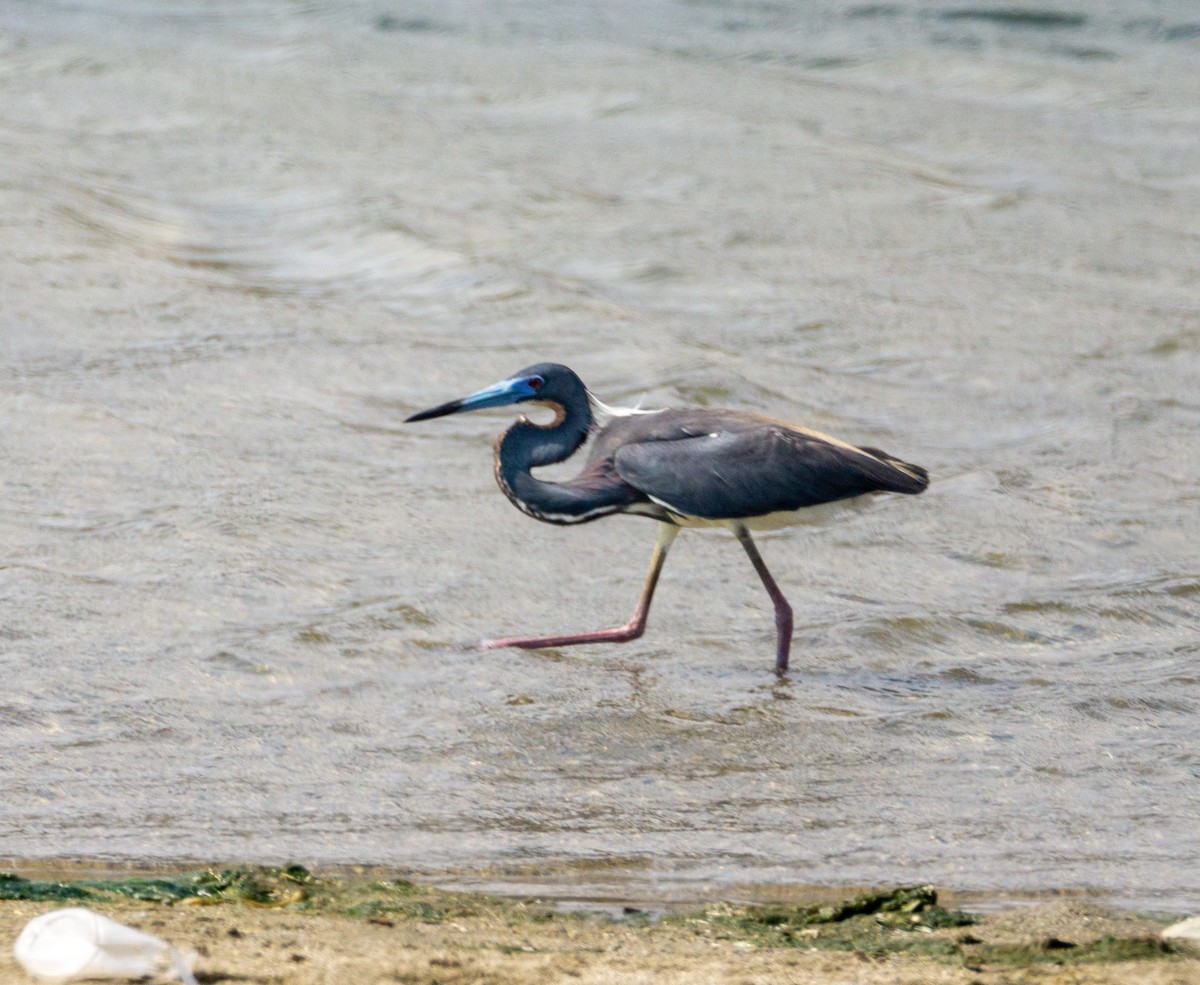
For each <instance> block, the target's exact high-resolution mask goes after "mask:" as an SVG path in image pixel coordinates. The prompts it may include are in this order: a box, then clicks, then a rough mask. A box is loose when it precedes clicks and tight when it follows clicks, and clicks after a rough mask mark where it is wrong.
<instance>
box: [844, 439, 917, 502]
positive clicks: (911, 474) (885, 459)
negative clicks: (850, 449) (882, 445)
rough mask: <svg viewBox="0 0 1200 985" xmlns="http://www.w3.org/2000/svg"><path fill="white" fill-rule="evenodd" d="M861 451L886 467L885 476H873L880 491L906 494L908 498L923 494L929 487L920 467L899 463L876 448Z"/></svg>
mask: <svg viewBox="0 0 1200 985" xmlns="http://www.w3.org/2000/svg"><path fill="white" fill-rule="evenodd" d="M861 450H862V451H864V452H866V453H867V454H868V455H870V456H871V457H872V458H874V459H875V460H876V461H878V462H882V463H883V464H884V465H886V466H888V469H887V473H886V475H876V476H875V478H876V479H877V480H879V481H880V488H881V489H884V490H886V491H887V492H898V493H906V494H907V495H909V496H915V495H916V494H917V493H923V492H924V491H925V490H926V489H927V488H928V487H929V473H928V472H927V471H926V470H925V469H924V468H922V467H921V466H920V465H913V464H912V463H911V462H904V461H901V460H900V459H898V458H895V457H894V456H892V455H889V454H888V453H887V452H885V451H881V450H880V449H878V448H863V449H861Z"/></svg>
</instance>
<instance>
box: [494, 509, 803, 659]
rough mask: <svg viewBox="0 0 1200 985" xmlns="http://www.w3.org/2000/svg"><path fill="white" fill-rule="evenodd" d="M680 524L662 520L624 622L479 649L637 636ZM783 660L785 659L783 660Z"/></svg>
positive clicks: (617, 640) (528, 647)
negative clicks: (639, 590)
mask: <svg viewBox="0 0 1200 985" xmlns="http://www.w3.org/2000/svg"><path fill="white" fill-rule="evenodd" d="M678 533H679V528H678V527H676V526H674V525H673V524H670V523H664V524H661V525H660V526H659V529H658V541H657V542H656V543H655V545H654V555H653V556H652V557H651V558H650V572H649V573H648V574H647V575H646V583H645V584H644V585H643V586H642V597H641V598H640V599H638V604H637V608H636V609H634V610H633V615H632V616H631V617H630V619H629V622H627V623H626V624H625V625H624V626H616V627H614V628H612V629H597V630H593V631H592V632H590V633H574V634H571V635H569V636H505V637H502V638H500V639H498V640H482V641H481V642H480V644H479V648H480V649H481V650H499V649H501V648H503V647H506V646H519V647H521V648H522V649H524V650H535V649H540V648H541V647H544V646H574V645H575V644H576V643H626V642H628V641H629V640H636V639H637V638H638V637H639V636H641V635H642V632H643V631H644V630H645V628H646V616H647V615H649V613H650V600H651V599H653V598H654V588H655V586H656V585H657V584H658V576H659V574H660V573H661V572H662V567H663V562H664V561H666V560H667V552H668V551H669V550H670V549H671V544H673V543H674V542H675V535H676V534H678ZM785 662H786V661H785Z"/></svg>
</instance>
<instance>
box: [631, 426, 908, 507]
mask: <svg viewBox="0 0 1200 985" xmlns="http://www.w3.org/2000/svg"><path fill="white" fill-rule="evenodd" d="M876 454H878V455H879V456H881V457H876ZM613 462H614V465H615V467H616V470H617V474H618V475H620V477H621V478H622V479H624V480H625V482H627V483H629V485H631V486H633V487H635V488H636V489H638V490H640V491H641V492H642V493H644V494H645V495H647V496H649V497H650V498H652V499H654V500H656V501H658V502H659V503H662V504H664V505H665V506H667V507H668V508H669V509H671V510H672V511H674V512H676V513H679V514H681V515H686V516H694V517H699V518H702V519H706V520H726V519H730V520H731V519H746V518H748V517H754V516H764V515H766V514H768V513H776V512H782V511H791V510H798V509H802V508H804V507H806V506H817V505H819V504H821V503H831V502H834V501H836V500H839V499H848V498H850V497H852V496H859V495H862V494H863V493H869V492H880V491H893V492H907V493H915V492H920V491H921V490H923V489H924V488H925V486H926V483H927V479H926V477H925V474H924V470H923V469H920V468H918V467H917V466H910V465H907V464H906V463H903V462H899V461H898V460H896V459H891V458H890V457H888V456H886V455H884V454H883V453H882V452H877V450H876V449H871V451H866V450H863V449H859V448H853V447H851V446H849V445H842V444H839V443H833V442H830V441H827V440H824V439H823V437H822V436H820V435H816V434H810V433H809V432H806V431H801V430H792V429H791V428H788V427H786V426H783V425H775V424H772V425H769V426H764V427H757V428H752V429H742V428H739V429H735V430H730V431H714V432H712V433H708V434H700V435H688V436H684V437H679V438H675V439H673V440H657V441H655V440H651V441H640V442H633V443H629V444H624V445H621V446H620V447H619V448H617V449H615V451H614V453H613ZM893 463H894V464H893Z"/></svg>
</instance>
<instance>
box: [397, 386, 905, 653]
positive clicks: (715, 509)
mask: <svg viewBox="0 0 1200 985" xmlns="http://www.w3.org/2000/svg"><path fill="white" fill-rule="evenodd" d="M521 403H533V404H542V405H544V406H547V407H550V408H551V409H552V410H553V411H554V420H553V421H551V422H550V423H549V424H545V425H541V424H534V423H533V422H532V421H530V420H529V419H528V418H526V417H525V416H524V415H522V416H521V417H519V418H518V419H517V422H516V424H514V425H513V426H512V427H511V428H509V429H508V430H507V431H505V432H504V434H503V435H502V436H501V437H500V438H499V439H498V440H497V441H496V445H495V470H496V481H497V482H498V483H499V484H500V488H501V489H502V490H504V494H505V495H506V496H507V497H508V498H509V499H510V500H512V502H513V505H514V506H516V507H517V509H519V510H521V511H522V512H524V513H528V514H529V515H530V516H531V517H533V518H534V519H535V520H544V521H545V522H546V523H558V524H572V523H589V522H591V521H592V520H598V519H600V518H601V517H603V516H609V515H611V514H613V513H632V514H635V515H638V516H648V517H651V518H653V519H655V520H658V521H659V523H660V524H661V525H660V527H659V534H658V542H657V544H656V545H655V547H654V555H653V557H652V558H651V561H650V573H649V574H648V575H647V576H646V583H645V584H644V585H643V586H642V595H641V598H640V599H639V600H638V604H637V608H636V609H634V611H633V616H632V617H631V618H630V620H629V622H627V623H626V624H625V625H624V626H617V627H615V628H613V629H600V630H596V631H594V632H590V633H571V634H566V635H560V636H509V637H503V638H501V639H495V640H484V641H483V643H482V644H481V645H482V646H483V648H484V649H496V648H499V647H506V646H516V647H523V648H526V649H532V648H536V647H552V646H572V645H574V644H576V643H623V642H625V641H627V640H633V639H637V638H638V637H639V636H641V635H642V631H643V630H644V629H645V627H646V616H647V614H648V613H649V611H650V601H651V599H652V598H653V597H654V587H655V585H657V584H658V576H659V573H660V572H661V571H662V566H663V562H664V561H666V559H667V551H668V550H669V549H670V547H671V544H672V542H673V541H674V540H675V535H676V534H677V533H678V532H679V528H680V527H712V526H726V527H728V528H729V529H730V530H732V531H733V534H734V536H735V537H737V539H738V540H739V541H741V544H742V547H744V548H745V549H746V553H747V554H748V555H750V562H751V563H752V564H753V565H754V570H755V571H757V572H758V576H759V578H761V579H762V583H763V585H764V586H765V587H766V589H767V594H768V595H770V596H771V601H772V602H773V603H774V605H775V629H776V646H775V669H776V671H777V672H778V673H780V674H782V673H783V672H784V671H786V670H787V666H788V652H789V650H790V649H791V644H792V608H791V606H790V605H788V602H787V599H785V598H784V597H783V593H782V592H781V591H780V590H779V586H778V585H777V584H776V583H775V579H774V578H772V577H771V573H770V572H769V571H768V570H767V566H766V564H765V563H764V562H763V559H762V555H760V554H759V553H758V548H757V547H755V545H754V541H753V540H752V539H751V537H750V530H751V529H756V530H763V529H773V528H776V527H779V526H784V525H786V524H788V523H794V522H798V521H799V520H800V519H801V517H800V515H799V514H800V513H801V512H802V511H803V510H806V509H809V508H811V507H814V506H820V505H822V504H825V503H834V502H838V501H841V500H849V499H853V498H855V497H857V496H864V495H866V494H868V493H876V492H898V493H908V494H915V493H920V492H923V491H924V490H925V487H926V486H928V485H929V475H928V473H927V472H926V471H925V470H924V469H923V468H921V466H919V465H910V464H909V463H908V462H902V461H900V459H898V458H894V457H892V456H891V455H889V454H887V452H883V451H880V450H879V449H878V448H859V447H856V446H854V445H850V444H847V443H846V442H844V441H838V440H837V439H836V438H831V437H829V436H828V435H825V434H821V433H819V432H817V431H811V430H809V429H808V428H803V427H800V426H798V425H795V424H787V423H785V422H783V421H777V420H774V419H772V418H770V417H763V416H761V415H759V414H751V413H747V412H745V411H739V410H717V409H709V408H704V407H678V408H666V409H663V410H633V409H629V408H618V407H608V406H606V405H604V404H602V403H601V402H600V401H599V400H597V399H596V398H595V396H593V395H592V393H591V392H590V391H589V390H588V389H587V387H585V386H584V385H583V381H582V380H581V379H580V378H579V377H578V376H576V375H575V373H574V372H573V371H572V370H570V369H568V368H567V367H566V366H560V365H558V364H557V363H539V364H538V365H536V366H530V367H529V368H528V369H523V370H521V371H520V372H519V373H517V374H516V375H515V376H513V377H510V378H509V379H507V380H502V381H501V382H499V383H496V384H494V385H492V386H489V387H486V388H485V389H483V390H479V391H478V392H476V393H473V394H471V395H470V396H469V397H463V398H461V399H460V400H451V401H450V402H449V403H445V404H440V405H439V406H437V407H431V408H430V409H429V410H423V411H420V412H419V413H417V414H413V415H412V416H411V417H409V418H408V421H424V420H428V419H429V418H431V417H444V416H445V415H447V414H460V413H462V412H464V411H470V410H482V409H484V408H485V407H504V406H507V405H509V404H521ZM589 435H591V436H592V437H593V441H592V446H591V450H590V452H589V453H588V457H587V461H586V462H585V463H584V466H583V471H582V472H580V473H579V475H578V476H576V477H575V478H574V479H572V480H570V481H569V482H545V481H543V480H541V479H536V478H534V476H533V474H532V470H533V469H536V468H540V467H542V466H544V465H553V464H554V463H555V462H562V461H564V460H566V459H567V458H569V457H570V456H571V455H573V454H574V453H575V452H576V451H577V450H578V449H579V447H580V445H582V444H583V443H584V441H586V440H587V438H588V437H589Z"/></svg>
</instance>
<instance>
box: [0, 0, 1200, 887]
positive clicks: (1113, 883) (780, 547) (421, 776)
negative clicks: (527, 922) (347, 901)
mask: <svg viewBox="0 0 1200 985" xmlns="http://www.w3.org/2000/svg"><path fill="white" fill-rule="evenodd" d="M1018 10H1019V11H1020V13H1019V14H1018V12H1017V11H1018ZM1198 56H1200V20H1198V19H1197V18H1196V17H1195V15H1194V11H1193V10H1192V7H1191V5H1190V4H1189V3H1186V2H1182V0H1180V2H1177V3H1170V2H1155V3H1151V2H1149V0H1145V2H1141V3H1138V2H1135V3H1120V4H1118V3H1115V2H1113V3H1104V2H1082V0H1081V2H1080V3H1078V4H1076V5H1073V6H1061V5H1054V6H1050V5H1046V6H1044V7H1039V6H1036V5H1028V6H1026V5H1022V6H1021V7H1020V8H1016V7H1012V6H997V7H988V6H974V5H972V6H964V5H960V4H952V3H946V4H944V5H941V6H938V7H929V6H927V5H906V4H897V5H891V4H881V5H861V4H859V5H852V4H833V3H824V4H802V5H796V8H795V9H793V8H792V7H790V6H787V5H770V4H759V3H721V2H712V3H687V4H680V3H665V2H662V3H649V4H647V3H638V4H628V5H612V4H609V5H602V6H600V7H596V6H595V5H588V4H545V3H537V2H529V3H517V2H511V3H492V4H479V5H476V4H472V3H465V2H464V3H458V4H427V5H421V4H408V5H404V6H403V7H401V6H398V5H386V4H385V5H378V4H355V3H339V4H336V5H335V4H330V5H325V4H320V3H299V4H297V3H289V2H282V0H279V2H276V0H258V2H254V3H250V4H246V3H236V4H233V3H223V4H211V3H204V4H199V3H197V4H187V3H181V4H166V5H159V4H149V3H136V2H132V0H129V2H117V0H114V2H110V3H100V2H79V3H67V2H62V3H46V2H38V3H34V2H27V3H15V4H13V3H10V4H8V5H6V6H5V8H4V12H3V13H0V156H2V158H3V160H4V162H5V166H4V168H3V174H2V175H0V217H2V218H0V222H2V223H3V227H4V228H3V235H2V236H0V289H2V292H3V297H4V299H5V303H4V304H3V305H2V306H0V356H2V359H0V414H2V415H3V417H2V419H3V421H4V422H5V423H4V427H3V429H0V449H2V454H3V460H4V462H5V469H4V474H3V480H2V481H3V493H4V495H3V500H2V501H0V545H2V546H0V598H3V599H4V604H3V607H2V608H0V640H2V641H3V653H4V658H3V666H4V668H5V672H6V675H7V678H8V681H7V685H8V686H7V687H6V688H5V690H4V692H3V694H2V695H0V750H2V755H0V783H2V785H3V791H4V793H3V796H2V797H0V855H7V856H11V857H24V858H58V857H64V856H72V857H89V858H93V857H94V858H99V859H122V858H136V859H150V860H172V859H181V858H201V859H211V858H225V859H237V860H251V861H268V862H278V861H280V860H283V859H288V858H294V859H299V860H302V861H304V862H306V863H309V864H321V863H324V864H345V863H355V862H367V863H379V864H383V865H390V866H397V867H401V868H406V869H412V870H416V871H420V872H429V873H434V874H445V873H448V872H452V873H455V874H458V875H459V876H461V877H462V878H464V879H475V880H479V879H483V880H484V881H487V880H490V879H492V878H495V879H496V880H500V881H503V880H506V879H513V880H518V881H522V882H525V881H531V882H535V883H536V882H538V881H539V880H562V879H566V880H567V881H569V882H571V883H572V884H574V885H576V886H577V887H578V889H579V891H580V892H585V891H596V892H599V891H601V890H602V888H603V887H604V886H605V885H609V884H613V883H616V882H620V883H621V884H622V885H624V886H628V885H629V884H631V883H630V881H631V882H632V884H634V885H637V886H640V887H641V891H642V892H645V893H649V894H653V893H654V892H656V891H658V890H663V891H666V889H667V888H669V889H670V891H671V892H682V893H683V894H685V895H686V894H687V893H688V892H696V893H699V892H701V891H709V890H712V889H713V888H714V887H715V888H716V889H717V890H719V889H720V888H721V887H735V886H741V885H744V884H747V883H756V882H771V881H782V882H796V883H827V884H860V883H867V884H879V883H890V882H912V881H932V882H936V883H938V884H940V885H942V886H945V887H948V888H953V889H957V890H960V891H966V892H983V893H997V894H1000V893H1010V892H1013V893H1015V892H1026V891H1032V892H1037V891H1044V890H1049V889H1057V888H1071V889H1074V888H1081V889H1090V890H1095V891H1098V892H1105V893H1110V894H1112V896H1113V897H1114V898H1115V899H1116V900H1117V901H1119V902H1123V903H1128V904H1132V905H1143V904H1148V905H1156V906H1163V907H1169V908H1178V909H1186V908H1189V907H1190V908H1193V909H1194V908H1195V907H1196V906H1198V905H1200V877H1198V876H1197V873H1196V871H1195V867H1194V866H1193V865H1191V864H1190V862H1191V861H1192V860H1194V859H1195V858H1196V857H1197V855H1198V854H1200V827H1198V826H1197V824H1196V818H1197V816H1198V813H1200V783H1198V782H1197V781H1198V780H1200V752H1198V750H1200V670H1198V665H1197V659H1196V658H1197V655H1198V651H1200V646H1198V645H1197V641H1196V631H1195V630H1196V620H1197V616H1198V614H1200V613H1198V608H1197V606H1198V602H1200V566H1198V564H1197V561H1196V551H1195V544H1196V543H1197V536H1198V534H1200V522H1198V520H1197V512H1198V511H1197V504H1198V500H1200V496H1198V493H1197V490H1198V483H1197V480H1198V478H1200V474H1198V469H1197V466H1196V439H1195V433H1196V426H1197V423H1198V418H1200V398H1198V397H1197V388H1196V380H1197V378H1198V376H1200V358H1198V350H1200V330H1198V328H1197V325H1198V312H1197V305H1196V297H1197V281H1198V279H1200V278H1198V271H1200V250H1198V243H1200V221H1198V218H1197V217H1198V216H1200V201H1198V199H1200V81H1198V80H1200V73H1198V72H1196V70H1195V69H1196V65H1197V59H1198ZM546 359H555V360H559V361H563V362H567V363H569V364H570V365H572V366H573V367H574V368H575V369H576V370H578V371H579V372H580V374H581V375H582V376H583V378H584V379H585V380H587V381H588V383H589V384H590V385H591V386H592V388H593V389H594V390H595V391H596V392H597V393H598V394H599V395H600V396H601V397H602V399H604V400H606V401H608V402H610V403H637V402H639V401H640V402H642V403H644V405H646V406H656V405H661V404H667V403H682V402H692V403H707V404H712V405H728V406H736V407H745V408H753V409H759V410H763V411H766V412H769V413H772V414H775V415H777V416H781V417H786V418H789V419H794V420H797V421H800V422H803V423H805V424H807V425H809V426H813V427H817V428H819V429H820V430H823V431H827V432H830V433H833V434H835V435H838V436H840V437H844V438H846V439H847V440H851V441H858V442H864V443H869V444H878V445H880V446H882V447H884V448H886V449H888V450H889V451H891V452H893V453H895V454H897V455H899V456H901V457H903V458H905V459H908V460H911V461H915V462H919V463H921V464H923V465H925V466H927V467H928V468H929V469H930V471H931V472H932V474H933V476H934V484H933V485H932V487H931V488H930V490H929V491H928V493H926V494H925V495H924V496H922V497H920V498H919V499H909V498H904V497H895V498H891V499H879V500H877V501H875V502H874V503H873V504H872V505H871V506H870V507H869V508H868V509H865V510H862V511H858V512H854V513H851V514H848V515H846V516H844V517H841V518H839V519H838V520H836V521H835V522H833V523H830V524H828V525H824V526H814V527H806V528H799V529H796V530H794V531H790V532H787V533H781V534H778V535H772V536H767V537H763V538H761V543H762V549H763V552H764V554H765V556H766V558H767V560H768V562H769V564H770V565H771V568H772V570H773V572H774V573H775V575H776V577H777V579H778V580H779V581H780V583H781V584H782V585H783V586H785V590H786V591H787V592H788V594H789V597H790V598H791V600H792V603H793V605H794V607H795V609H796V622H797V634H796V643H795V648H794V652H793V673H792V674H791V676H790V678H789V679H788V680H786V681H783V682H780V681H777V680H776V679H775V678H774V676H773V674H771V672H770V670H771V663H772V647H773V640H772V638H773V622H772V618H771V612H770V606H769V603H768V601H767V599H766V598H765V596H764V595H763V593H762V590H761V588H760V587H759V585H758V583H757V580H756V579H755V577H754V574H753V571H752V570H751V569H750V567H749V565H748V563H747V562H746V559H745V557H744V555H743V554H742V552H741V550H740V548H739V547H738V545H737V544H736V543H735V542H734V541H733V540H732V539H731V538H729V537H728V536H725V535H721V534H702V533H696V532H684V534H683V535H682V536H681V537H680V539H679V541H678V542H677V543H676V546H675V548H674V550H673V552H672V556H671V559H670V561H669V562H668V564H667V567H666V570H665V573H664V576H663V581H662V583H661V587H660V590H659V596H658V599H657V601H656V607H655V610H654V612H653V613H652V616H651V621H650V626H649V629H648V632H647V634H646V636H645V637H643V639H641V640H639V641H637V642H636V643H631V644H627V645H625V646H622V647H611V648H604V647H590V648H578V649H564V650H561V651H557V652H521V651H502V652H490V653H480V652H477V651H475V650H473V649H471V648H470V647H469V646H468V645H466V644H469V643H470V642H471V641H474V640H477V639H479V638H480V637H484V636H488V635H496V634H501V633H504V634H508V633H518V632H551V631H558V630H563V629H576V628H579V629H583V628H594V627H598V626H601V625H610V624H615V623H618V622H620V621H623V620H624V619H625V618H626V617H627V615H628V613H629V610H630V609H631V608H632V605H633V602H634V600H635V598H636V594H637V591H638V586H639V584H640V581H641V578H642V576H643V573H644V568H645V565H646V563H647V562H648V559H649V554H650V549H651V545H652V542H653V527H652V526H651V525H650V524H648V523H645V522H643V521H640V520H636V519H628V520H624V519H614V520H610V521H607V522H605V523H601V524H594V525H590V526H587V527H583V528H578V529H560V528H555V527H551V526H546V525H540V524H535V523H533V522H532V521H530V520H528V519H527V518H525V517H523V516H521V515H520V514H519V513H517V512H516V511H515V510H513V509H512V508H511V506H509V504H508V503H507V502H506V501H505V499H504V497H503V496H501V495H500V494H499V493H498V491H497V490H496V488H495V486H494V483H493V481H492V477H491V461H490V456H491V441H492V439H493V437H494V435H495V434H496V433H498V432H499V431H500V430H501V429H502V428H503V427H505V426H506V425H507V423H508V421H509V420H510V419H511V417H510V415H507V414H505V413H504V412H492V413H490V414H479V415H469V416H464V417H455V418H449V419H445V420H441V421H435V422H429V423H426V424H421V425H414V426H408V427H404V426H401V424H400V421H401V420H402V419H403V418H404V417H405V416H406V415H407V414H408V413H410V412H412V411H413V410H415V409H418V408H420V407H424V406H428V405H431V404H434V403H438V402H441V401H443V400H446V399H449V398H451V397H455V396H459V395H462V394H464V393H466V392H468V391H470V390H474V389H476V388H478V387H480V386H483V385H485V384H487V383H490V382H492V381H493V380H495V379H498V378H501V377H503V376H505V375H507V374H508V373H510V372H511V371H513V370H515V369H517V368H519V367H522V366H524V365H527V364H529V363H532V362H536V361H540V360H546ZM560 471H561V470H560ZM568 471H569V470H568ZM479 873H482V875H480V874H479ZM622 891H623V892H625V891H628V890H627V889H623V890H622Z"/></svg>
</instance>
